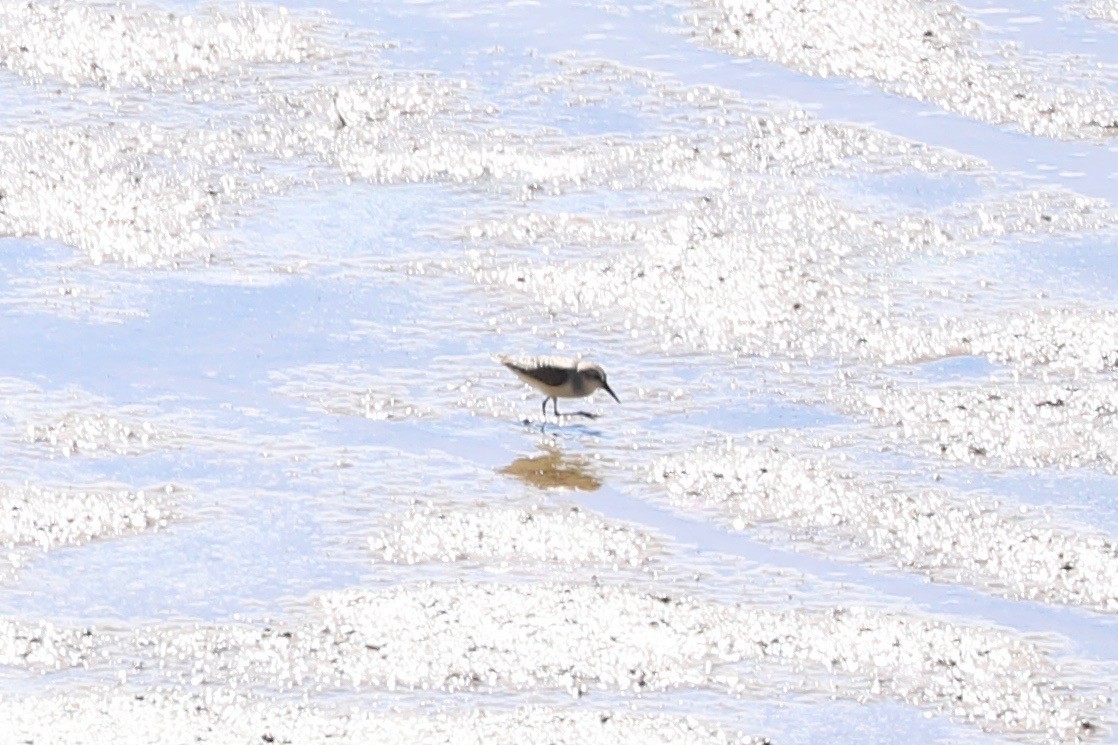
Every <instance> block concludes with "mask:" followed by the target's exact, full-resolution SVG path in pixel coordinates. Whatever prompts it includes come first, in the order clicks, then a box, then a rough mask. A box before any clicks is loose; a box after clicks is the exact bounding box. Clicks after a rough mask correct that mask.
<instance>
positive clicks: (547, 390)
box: [501, 357, 621, 419]
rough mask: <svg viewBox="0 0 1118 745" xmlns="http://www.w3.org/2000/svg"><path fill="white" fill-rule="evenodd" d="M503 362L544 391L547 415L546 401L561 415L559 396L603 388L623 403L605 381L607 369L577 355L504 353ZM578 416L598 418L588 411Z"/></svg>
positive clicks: (543, 409)
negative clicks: (533, 355) (532, 355)
mask: <svg viewBox="0 0 1118 745" xmlns="http://www.w3.org/2000/svg"><path fill="white" fill-rule="evenodd" d="M501 364H502V365H504V366H505V367H507V368H508V369H510V370H512V371H513V372H514V373H516V376H517V377H518V378H520V379H521V380H523V381H524V382H525V383H527V384H528V385H530V386H532V387H533V388H535V389H536V390H537V391H539V392H540V393H542V394H543V395H544V397H545V398H544V400H543V406H542V407H541V410H542V411H543V415H544V418H545V419H546V418H547V402H548V400H550V401H551V402H552V404H553V408H554V410H555V416H557V417H558V416H559V415H560V414H559V399H561V398H583V397H585V396H589V395H590V394H591V393H593V392H594V391H596V390H598V389H599V388H601V389H602V390H604V391H605V392H606V393H608V394H609V395H611V396H613V400H614V401H616V402H617V403H621V399H619V398H618V397H617V394H616V393H614V392H613V391H612V390H610V387H609V384H608V383H606V371H605V370H603V369H602V368H601V367H600V366H598V365H595V364H594V363H593V362H589V361H587V360H580V359H578V358H577V357H501ZM576 413H577V414H578V415H579V416H584V417H589V418H590V419H594V418H596V415H595V414H589V413H587V412H585V411H579V412H576Z"/></svg>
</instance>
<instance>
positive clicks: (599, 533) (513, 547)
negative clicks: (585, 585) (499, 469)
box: [369, 504, 656, 568]
mask: <svg viewBox="0 0 1118 745" xmlns="http://www.w3.org/2000/svg"><path fill="white" fill-rule="evenodd" d="M385 522H386V525H385V527H384V530H383V532H382V533H380V534H379V535H376V536H374V537H372V538H370V539H369V547H370V549H371V550H372V552H373V555H374V556H375V557H377V558H378V559H382V560H384V561H396V562H405V563H409V564H415V563H419V562H423V561H444V562H446V561H476V562H485V563H486V565H491V564H496V565H497V566H503V565H507V564H508V563H509V562H513V563H524V562H527V563H529V564H531V563H544V564H555V565H559V566H567V567H577V566H583V565H590V566H594V565H597V566H605V567H614V568H617V567H621V566H643V565H646V564H648V562H649V561H650V559H651V558H652V557H653V556H654V555H655V553H656V550H655V543H654V541H653V539H652V538H651V537H650V536H648V535H645V534H643V533H641V532H639V531H636V530H633V529H632V528H628V527H624V526H618V525H612V524H610V523H608V522H605V521H603V520H602V519H601V518H600V517H598V516H596V515H593V514H589V513H587V512H585V511H583V510H580V509H578V508H577V507H570V508H567V509H562V508H553V507H552V508H549V507H544V506H541V505H533V506H531V507H494V506H488V505H480V504H479V505H474V506H472V507H463V506H461V505H457V506H445V507H441V508H440V507H438V506H435V505H428V506H426V507H423V508H420V509H414V510H409V511H408V512H405V513H403V514H400V515H393V516H391V517H389V518H388V519H386V521H385Z"/></svg>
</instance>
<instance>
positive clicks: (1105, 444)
mask: <svg viewBox="0 0 1118 745" xmlns="http://www.w3.org/2000/svg"><path fill="white" fill-rule="evenodd" d="M834 398H835V400H836V402H837V403H838V404H839V405H840V406H842V407H844V408H848V409H850V410H853V411H857V412H859V413H863V412H864V413H865V414H866V415H868V417H869V418H870V420H871V421H872V422H873V423H874V424H875V425H877V426H879V427H884V428H885V430H886V432H887V433H888V435H889V436H891V437H892V438H893V439H894V440H897V441H902V442H904V443H905V444H906V445H909V446H915V447H917V448H920V449H922V450H924V451H926V452H929V453H931V454H933V455H937V456H941V457H943V458H946V459H948V460H953V461H959V462H963V463H972V464H975V465H980V466H981V465H987V464H991V465H1002V466H1013V467H1027V468H1036V467H1041V466H1060V467H1066V468H1079V467H1085V466H1096V467H1100V468H1103V469H1105V470H1106V471H1108V472H1110V473H1118V381H1116V380H1114V379H1113V378H1111V377H1102V378H1100V377H1093V376H1083V377H1081V378H1079V379H1078V380H1076V379H1072V380H1070V381H1068V382H1058V383H1057V382H1052V383H1045V382H1040V381H1036V380H1020V381H1019V382H1004V383H979V384H964V385H959V384H941V385H922V386H915V385H908V384H891V385H886V386H880V387H864V388H853V387H849V388H844V389H842V390H841V391H837V392H836V393H835V394H834Z"/></svg>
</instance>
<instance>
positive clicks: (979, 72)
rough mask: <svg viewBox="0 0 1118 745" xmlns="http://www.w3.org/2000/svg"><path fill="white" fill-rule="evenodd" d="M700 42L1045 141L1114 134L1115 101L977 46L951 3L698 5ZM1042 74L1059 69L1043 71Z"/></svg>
mask: <svg viewBox="0 0 1118 745" xmlns="http://www.w3.org/2000/svg"><path fill="white" fill-rule="evenodd" d="M697 5H698V10H697V12H696V13H694V14H693V15H692V16H691V17H690V19H689V20H690V22H691V23H692V25H693V26H694V27H695V36H696V38H697V39H698V40H699V41H701V42H702V43H705V44H708V45H711V46H713V47H715V48H716V49H721V50H724V51H726V52H729V53H732V54H737V55H742V56H748V57H760V58H762V59H767V60H771V61H773V62H776V63H779V64H782V65H786V66H788V67H791V68H793V69H796V70H799V71H801V72H804V73H807V74H809V75H814V76H817V77H836V76H843V77H851V78H860V79H867V80H872V81H874V82H876V83H878V84H879V85H881V86H882V87H883V88H885V89H886V90H888V91H890V92H893V93H897V94H899V95H902V96H907V97H910V98H914V99H916V100H918V101H928V102H930V103H933V104H935V105H937V106H940V107H942V108H944V109H946V110H948V111H952V112H955V113H958V114H962V115H963V116H967V117H971V118H973V119H978V120H980V121H986V122H992V123H996V124H1013V125H1015V126H1017V127H1018V128H1020V129H1022V130H1024V131H1026V132H1028V133H1030V134H1035V135H1043V136H1047V137H1060V138H1065V139H1072V138H1088V139H1093V138H1099V137H1110V136H1114V135H1115V134H1118V99H1116V98H1115V97H1114V96H1113V95H1112V94H1110V93H1109V92H1107V91H1106V90H1105V89H1104V88H1102V87H1101V86H1099V85H1096V86H1094V87H1088V86H1085V85H1083V84H1082V83H1083V81H1082V80H1076V79H1071V78H1069V77H1067V76H1059V75H1055V76H1054V75H1053V74H1052V73H1051V72H1047V73H1042V72H1039V71H1038V70H1036V69H1035V68H1034V66H1033V65H1032V64H1031V63H1030V60H1028V59H1027V58H1025V57H1024V56H1022V55H1021V54H1019V53H1018V52H1017V50H1016V49H1015V48H1013V47H1009V46H1002V47H998V46H995V45H994V44H991V43H988V42H985V41H983V40H982V39H981V35H980V29H979V26H978V24H977V23H976V22H975V21H974V20H972V19H971V18H969V17H968V16H967V15H966V14H965V12H964V10H963V9H962V8H960V7H959V6H958V5H956V4H955V3H952V2H944V1H943V0H928V1H921V2H916V1H915V0H904V1H902V2H893V1H892V0H870V1H869V2H867V1H866V0H840V1H839V2H824V1H823V0H701V2H699V3H698V4H697ZM1048 69H1050V70H1051V69H1058V65H1055V64H1051V65H1050V66H1049V68H1048Z"/></svg>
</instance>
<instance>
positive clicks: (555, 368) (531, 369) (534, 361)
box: [501, 356, 578, 386]
mask: <svg viewBox="0 0 1118 745" xmlns="http://www.w3.org/2000/svg"><path fill="white" fill-rule="evenodd" d="M501 363H502V364H504V366H505V367H507V368H508V369H510V370H512V371H513V372H514V373H518V374H520V375H526V376H528V377H529V378H532V379H534V380H538V381H539V382H541V383H543V384H544V385H550V386H561V385H563V384H565V383H566V382H567V381H568V380H570V377H571V375H572V374H573V373H574V371H575V368H576V367H577V366H578V360H577V359H575V358H574V357H559V356H549V357H525V358H516V357H503V358H501Z"/></svg>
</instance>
